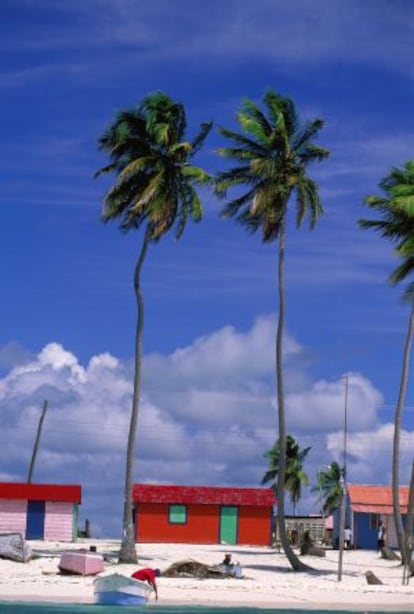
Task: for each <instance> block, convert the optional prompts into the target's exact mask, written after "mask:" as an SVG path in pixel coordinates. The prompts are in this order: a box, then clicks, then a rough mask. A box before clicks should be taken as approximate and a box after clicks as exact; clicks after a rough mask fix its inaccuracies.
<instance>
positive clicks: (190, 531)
mask: <svg viewBox="0 0 414 614" xmlns="http://www.w3.org/2000/svg"><path fill="white" fill-rule="evenodd" d="M133 501H134V510H135V535H136V541H137V542H170V543H187V544H229V545H230V544H231V545H233V544H243V545H257V546H269V545H271V543H272V515H273V507H274V505H275V503H276V501H275V495H274V493H273V491H272V490H271V489H270V488H226V487H213V486H165V485H159V484H157V485H152V484H135V485H134V487H133Z"/></svg>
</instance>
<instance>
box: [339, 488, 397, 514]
mask: <svg viewBox="0 0 414 614" xmlns="http://www.w3.org/2000/svg"><path fill="white" fill-rule="evenodd" d="M347 491H348V495H349V499H350V502H351V508H352V510H353V511H354V512H369V513H372V514H392V511H393V504H392V488H391V486H372V485H361V484H348V485H347ZM407 504H408V486H400V505H401V512H402V513H403V514H405V513H406V512H407Z"/></svg>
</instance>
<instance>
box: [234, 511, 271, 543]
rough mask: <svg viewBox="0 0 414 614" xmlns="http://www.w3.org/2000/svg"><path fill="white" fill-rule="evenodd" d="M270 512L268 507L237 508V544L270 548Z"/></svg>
mask: <svg viewBox="0 0 414 614" xmlns="http://www.w3.org/2000/svg"><path fill="white" fill-rule="evenodd" d="M271 513H272V510H271V508H268V507H250V506H246V507H239V531H238V543H239V544H245V545H254V546H270V544H271V539H272V535H271V533H272V516H271Z"/></svg>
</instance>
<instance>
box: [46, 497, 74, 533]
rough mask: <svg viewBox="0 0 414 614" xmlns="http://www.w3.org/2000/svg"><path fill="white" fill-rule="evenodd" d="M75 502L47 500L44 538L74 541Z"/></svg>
mask: <svg viewBox="0 0 414 614" xmlns="http://www.w3.org/2000/svg"><path fill="white" fill-rule="evenodd" d="M73 538H74V535H73V503H62V502H53V501H46V509H45V532H44V539H45V540H49V541H69V542H70V541H72V540H73Z"/></svg>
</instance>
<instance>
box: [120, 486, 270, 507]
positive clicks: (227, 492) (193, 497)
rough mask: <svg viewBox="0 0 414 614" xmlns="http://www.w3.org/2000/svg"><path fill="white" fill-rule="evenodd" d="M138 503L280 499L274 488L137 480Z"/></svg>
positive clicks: (266, 503) (261, 502)
mask: <svg viewBox="0 0 414 614" xmlns="http://www.w3.org/2000/svg"><path fill="white" fill-rule="evenodd" d="M132 498H133V500H134V502H135V503H205V504H216V505H217V504H218V505H254V506H261V507H265V506H272V505H274V504H275V503H276V499H275V495H274V493H273V491H272V490H271V489H270V488H225V487H219V486H166V485H162V484H134V487H133V491H132Z"/></svg>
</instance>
